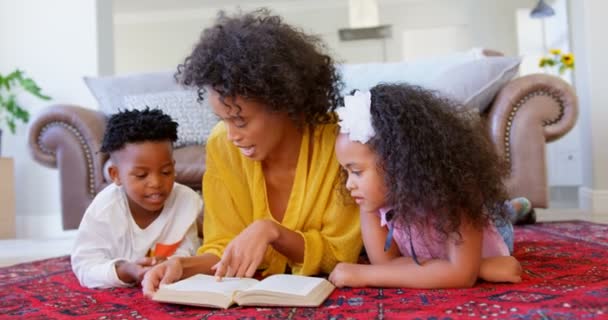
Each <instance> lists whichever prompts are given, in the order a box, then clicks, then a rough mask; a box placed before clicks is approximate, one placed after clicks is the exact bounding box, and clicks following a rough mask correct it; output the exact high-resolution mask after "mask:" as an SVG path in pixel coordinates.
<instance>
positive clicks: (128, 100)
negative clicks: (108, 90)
mask: <svg viewBox="0 0 608 320" xmlns="http://www.w3.org/2000/svg"><path fill="white" fill-rule="evenodd" d="M123 101H124V104H123V106H124V108H126V109H142V108H145V107H146V106H149V107H150V108H158V109H161V110H163V112H164V113H166V114H168V115H169V116H171V118H173V119H174V120H175V121H177V123H178V124H179V126H178V127H177V137H178V138H177V141H176V142H175V146H176V147H182V146H188V145H198V144H205V142H206V141H207V137H208V136H209V133H210V132H211V129H212V128H213V126H214V125H215V124H216V123H217V121H218V119H217V117H216V116H215V114H214V113H213V111H212V109H211V108H210V107H209V105H208V102H207V100H204V101H203V102H198V95H197V93H196V91H194V90H173V91H163V92H157V93H146V94H135V95H128V96H125V97H124V100H123Z"/></svg>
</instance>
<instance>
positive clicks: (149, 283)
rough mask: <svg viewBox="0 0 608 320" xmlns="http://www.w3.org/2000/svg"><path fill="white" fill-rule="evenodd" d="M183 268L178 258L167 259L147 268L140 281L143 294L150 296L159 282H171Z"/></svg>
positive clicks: (156, 288)
mask: <svg viewBox="0 0 608 320" xmlns="http://www.w3.org/2000/svg"><path fill="white" fill-rule="evenodd" d="M183 272H184V270H183V266H182V264H181V260H180V258H173V259H169V260H167V261H165V262H162V263H160V264H158V265H156V266H154V267H153V268H152V269H150V270H148V271H147V272H146V273H145V275H144V278H143V280H142V282H141V287H142V291H143V293H144V296H146V297H148V298H152V296H153V295H154V292H156V290H158V287H159V286H160V285H161V284H167V283H173V282H175V281H177V280H179V279H180V278H181V277H182V274H183Z"/></svg>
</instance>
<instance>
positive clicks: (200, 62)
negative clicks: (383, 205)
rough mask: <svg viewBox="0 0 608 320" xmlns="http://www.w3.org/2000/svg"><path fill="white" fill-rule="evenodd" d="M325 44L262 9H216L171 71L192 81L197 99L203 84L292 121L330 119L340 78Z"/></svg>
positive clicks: (185, 81) (187, 82) (337, 101)
mask: <svg viewBox="0 0 608 320" xmlns="http://www.w3.org/2000/svg"><path fill="white" fill-rule="evenodd" d="M325 50H326V48H325V46H324V44H323V43H322V42H321V40H320V39H319V38H318V37H315V36H311V35H307V34H305V33H303V32H302V31H300V30H298V29H296V28H294V27H292V26H290V25H288V24H286V23H284V22H283V21H282V19H281V18H280V17H279V16H273V15H270V12H269V11H268V10H267V9H260V10H257V11H254V12H251V13H246V14H241V15H237V16H234V17H229V16H227V15H226V14H225V13H224V12H220V13H219V15H218V18H217V22H216V24H215V25H214V26H212V27H210V28H208V29H205V30H204V31H203V33H202V35H201V38H200V40H199V42H198V44H197V45H196V46H195V48H194V50H193V51H192V53H191V54H190V56H188V57H187V58H186V59H185V61H184V63H183V64H180V65H179V66H178V68H177V73H176V74H175V77H176V79H177V80H178V81H179V82H181V83H183V84H184V85H186V86H193V87H196V88H197V90H198V96H199V99H200V100H202V99H203V95H204V93H205V88H204V87H205V86H209V87H211V88H212V89H213V90H215V91H217V92H218V93H219V94H220V96H221V98H222V99H223V98H226V97H236V96H240V97H243V98H250V99H255V100H257V101H260V102H262V103H264V104H265V105H267V107H268V108H269V111H271V112H287V114H288V115H289V117H290V118H291V119H292V120H294V121H295V123H296V124H298V125H303V124H311V125H315V124H320V123H331V122H335V118H334V117H331V114H332V112H333V111H334V110H335V108H336V107H337V106H338V105H340V103H341V97H340V89H341V88H342V86H343V84H342V81H341V78H340V75H339V73H338V72H336V68H335V66H334V61H333V59H332V58H331V57H330V56H329V55H328V54H326V53H324V51H325ZM236 107H237V108H238V106H236Z"/></svg>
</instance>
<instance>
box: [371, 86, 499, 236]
mask: <svg viewBox="0 0 608 320" xmlns="http://www.w3.org/2000/svg"><path fill="white" fill-rule="evenodd" d="M371 93H372V101H371V115H372V125H373V127H374V130H375V132H376V134H375V136H374V137H373V138H372V139H371V140H370V142H369V144H370V147H371V148H372V150H373V151H374V152H375V153H376V154H377V155H378V159H379V163H378V165H379V169H380V171H381V172H383V174H384V180H385V184H386V185H387V186H390V187H389V188H388V195H387V203H388V204H389V205H390V206H392V208H393V209H394V212H395V216H394V217H395V218H396V219H397V220H396V221H397V222H398V224H400V225H401V226H402V227H403V226H405V227H406V230H407V226H408V225H411V224H418V226H420V223H427V222H432V224H433V226H434V227H435V229H436V230H437V231H438V232H439V234H443V235H445V236H447V235H448V234H450V233H454V232H458V229H459V227H460V224H461V221H463V218H464V219H466V221H468V222H469V223H471V224H472V225H473V226H475V227H478V228H482V227H484V226H486V225H487V224H488V223H489V222H490V221H493V220H494V219H498V218H502V219H504V218H505V215H506V212H505V210H504V205H503V203H504V201H505V200H507V192H506V188H505V185H504V183H503V178H504V177H505V175H506V173H507V167H506V165H505V163H504V161H502V160H501V159H500V158H499V156H498V154H497V153H496V151H495V149H494V145H493V144H492V142H491V141H490V139H489V137H488V135H487V134H486V132H488V131H487V129H486V128H485V127H484V123H483V122H482V121H480V117H479V115H477V114H476V113H473V112H471V111H470V110H466V109H465V108H463V107H462V106H461V105H458V104H456V103H455V102H453V101H450V100H448V99H446V98H443V97H441V96H439V95H438V94H436V93H435V92H433V91H429V90H426V89H423V88H421V87H418V86H412V85H407V84H380V85H377V86H375V87H374V88H372V89H371ZM429 218H430V219H429Z"/></svg>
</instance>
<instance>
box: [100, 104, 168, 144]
mask: <svg viewBox="0 0 608 320" xmlns="http://www.w3.org/2000/svg"><path fill="white" fill-rule="evenodd" d="M176 140H177V122H175V121H173V120H172V119H171V117H170V116H168V115H166V114H164V113H163V112H162V111H161V110H159V109H150V108H146V109H144V110H124V111H120V112H118V113H115V114H113V115H112V116H110V119H109V120H108V124H107V126H106V131H105V133H104V136H103V141H102V143H101V150H100V151H101V152H103V153H112V152H114V151H118V150H120V149H122V148H124V147H125V145H126V144H128V143H141V142H146V141H170V142H175V141H176Z"/></svg>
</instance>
